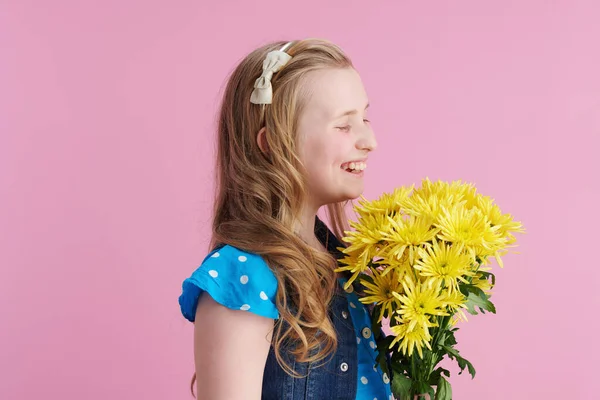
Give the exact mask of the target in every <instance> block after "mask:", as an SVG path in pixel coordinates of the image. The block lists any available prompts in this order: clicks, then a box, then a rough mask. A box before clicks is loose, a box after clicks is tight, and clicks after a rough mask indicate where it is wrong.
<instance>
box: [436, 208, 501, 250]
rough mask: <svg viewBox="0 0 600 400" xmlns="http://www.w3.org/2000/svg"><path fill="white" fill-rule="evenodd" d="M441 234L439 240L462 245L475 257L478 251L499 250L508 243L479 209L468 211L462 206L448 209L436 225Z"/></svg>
mask: <svg viewBox="0 0 600 400" xmlns="http://www.w3.org/2000/svg"><path fill="white" fill-rule="evenodd" d="M435 225H436V226H437V227H438V228H439V229H441V231H440V233H439V234H438V235H437V237H438V239H441V240H444V241H446V242H451V243H455V244H462V245H463V246H465V248H466V249H467V250H468V251H469V252H470V253H471V256H473V257H475V255H476V253H477V251H476V249H478V248H482V249H486V250H491V249H494V250H495V249H497V248H498V247H499V246H501V245H503V244H504V243H505V242H506V239H504V238H500V237H499V236H498V235H497V233H496V231H497V230H498V229H499V227H497V226H495V227H492V226H491V225H490V223H489V222H488V220H487V218H486V217H485V215H483V214H482V212H481V211H480V210H479V209H478V208H472V209H470V210H467V209H466V208H464V207H462V206H455V207H453V208H451V209H446V210H444V212H443V213H442V215H441V216H440V218H439V221H438V222H437V223H436V224H435Z"/></svg>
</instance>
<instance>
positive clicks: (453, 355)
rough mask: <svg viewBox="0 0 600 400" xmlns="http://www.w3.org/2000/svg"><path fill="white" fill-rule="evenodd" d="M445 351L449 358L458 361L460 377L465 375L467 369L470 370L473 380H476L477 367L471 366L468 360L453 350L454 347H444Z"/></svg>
mask: <svg viewBox="0 0 600 400" xmlns="http://www.w3.org/2000/svg"><path fill="white" fill-rule="evenodd" d="M444 350H446V353H447V354H448V357H450V359H452V360H456V362H457V363H458V366H459V367H460V372H459V373H458V374H459V375H460V374H462V373H463V371H464V369H465V368H467V369H468V370H469V374H471V377H472V378H475V367H473V364H471V363H470V362H469V361H468V360H467V359H465V358H462V357H461V356H460V354H459V353H458V350H456V349H453V348H452V347H448V346H444Z"/></svg>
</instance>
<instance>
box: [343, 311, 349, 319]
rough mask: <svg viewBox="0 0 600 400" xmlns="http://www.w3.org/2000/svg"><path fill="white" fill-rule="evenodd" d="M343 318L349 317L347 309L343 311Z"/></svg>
mask: <svg viewBox="0 0 600 400" xmlns="http://www.w3.org/2000/svg"><path fill="white" fill-rule="evenodd" d="M342 318H344V319H348V313H347V312H346V311H342Z"/></svg>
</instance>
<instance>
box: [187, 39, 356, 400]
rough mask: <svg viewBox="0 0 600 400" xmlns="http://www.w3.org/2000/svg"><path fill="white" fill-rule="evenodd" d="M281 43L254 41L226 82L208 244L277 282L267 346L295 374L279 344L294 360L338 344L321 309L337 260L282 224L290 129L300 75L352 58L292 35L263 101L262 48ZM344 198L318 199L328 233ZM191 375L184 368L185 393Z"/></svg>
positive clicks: (293, 141) (300, 175) (339, 221)
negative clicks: (257, 264)
mask: <svg viewBox="0 0 600 400" xmlns="http://www.w3.org/2000/svg"><path fill="white" fill-rule="evenodd" d="M285 43H287V42H284V41H281V42H274V43H270V44H268V45H266V46H263V47H261V48H258V49H256V50H254V51H253V52H252V53H250V54H249V55H248V56H247V57H245V58H244V59H243V60H242V61H241V62H240V64H239V65H238V66H237V68H236V69H235V70H234V71H233V72H232V74H231V76H230V77H229V80H228V82H227V86H226V88H225V93H224V96H223V100H222V104H221V108H220V112H219V119H218V148H217V158H216V183H217V185H216V199H215V205H214V219H213V224H212V239H211V243H210V247H211V249H212V248H215V247H218V246H221V245H225V244H228V245H231V246H234V247H237V248H239V249H241V250H244V251H247V252H251V253H254V254H259V255H261V256H262V257H263V258H264V260H265V261H266V262H267V264H268V265H269V266H270V268H271V270H272V271H273V273H274V274H275V276H276V277H277V281H278V290H277V299H276V303H277V308H278V310H279V315H280V318H279V319H278V320H277V321H276V322H275V325H274V328H273V329H274V331H273V340H272V346H273V350H274V353H275V356H276V359H277V362H278V363H279V364H280V366H281V367H282V368H283V369H284V370H285V371H286V372H287V373H288V374H289V375H292V376H294V377H299V376H300V375H299V374H298V373H297V372H296V371H295V370H294V369H293V368H292V367H291V366H290V365H289V364H288V363H287V362H286V360H285V359H284V357H283V356H282V353H283V352H284V351H288V353H287V354H290V355H292V356H293V357H295V360H296V361H297V362H310V363H318V362H320V361H323V360H324V359H326V358H327V357H328V356H329V355H331V354H332V353H334V352H335V351H336V349H337V344H338V343H337V335H336V332H335V329H334V326H333V323H332V321H331V320H330V318H329V314H328V308H329V305H330V303H331V300H332V298H333V295H334V292H335V289H336V285H337V278H336V275H335V272H334V268H335V267H336V265H337V261H336V259H335V258H334V257H333V256H331V255H330V254H326V253H323V252H319V251H317V250H315V249H314V248H312V247H311V246H309V245H308V244H307V243H305V242H304V241H303V240H302V239H301V238H300V237H299V236H298V235H296V234H295V233H294V231H293V229H292V228H293V226H294V223H295V221H296V220H297V219H298V216H299V215H300V211H301V208H302V206H303V205H304V204H305V201H306V200H307V196H308V193H307V189H306V188H307V182H306V178H305V177H306V174H305V170H304V168H303V165H302V162H301V161H300V159H299V157H298V154H299V152H298V148H297V146H298V138H297V135H296V131H297V128H298V120H299V116H300V115H301V113H302V111H303V108H304V107H305V105H306V104H307V102H308V101H310V93H308V92H307V90H306V87H307V82H308V80H307V75H308V74H309V73H311V72H313V71H317V70H322V69H326V68H353V65H352V62H351V60H350V59H349V58H348V57H347V56H346V55H345V54H344V52H343V51H342V50H341V49H340V48H339V47H338V46H336V45H334V44H333V43H331V42H329V41H326V40H320V39H306V40H301V41H297V42H294V44H292V46H291V47H289V48H288V49H287V51H286V52H287V53H288V54H289V55H291V56H292V59H291V60H290V61H289V62H288V63H287V64H286V65H285V67H283V69H281V70H280V71H279V72H277V73H275V74H274V76H273V78H272V80H271V82H272V85H273V100H272V104H269V105H256V104H252V103H250V94H251V92H252V90H253V86H254V81H255V80H256V79H257V78H258V77H259V76H260V75H261V72H262V64H263V60H264V59H265V57H266V55H267V53H268V52H269V51H272V50H279V49H280V48H281V47H282V46H283V45H284V44H285ZM263 127H264V128H266V132H265V138H266V142H267V146H268V152H265V153H263V152H262V151H261V149H260V147H259V145H258V141H257V134H258V132H259V131H260V130H261V129H262V128H263ZM346 203H347V201H346V202H342V203H332V204H328V205H327V206H326V207H327V216H328V219H329V220H330V221H329V222H330V225H331V230H332V231H333V233H334V234H335V235H336V236H337V238H338V239H339V238H341V236H342V234H343V231H344V230H348V229H349V227H348V223H347V218H346V214H345V206H346ZM290 345H291V346H290ZM284 348H285V350H284ZM195 380H196V375H195V374H194V377H193V378H192V384H191V386H192V394H193V393H194V382H195Z"/></svg>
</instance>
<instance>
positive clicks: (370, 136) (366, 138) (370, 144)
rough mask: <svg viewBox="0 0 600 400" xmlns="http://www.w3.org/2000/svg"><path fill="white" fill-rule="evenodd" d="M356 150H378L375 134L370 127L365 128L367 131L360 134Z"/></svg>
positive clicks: (364, 130)
mask: <svg viewBox="0 0 600 400" xmlns="http://www.w3.org/2000/svg"><path fill="white" fill-rule="evenodd" d="M356 148H357V149H359V150H367V151H373V150H375V149H376V148H377V140H375V133H373V129H371V127H370V126H365V129H363V131H362V132H361V134H360V137H359V138H358V140H357V141H356Z"/></svg>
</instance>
